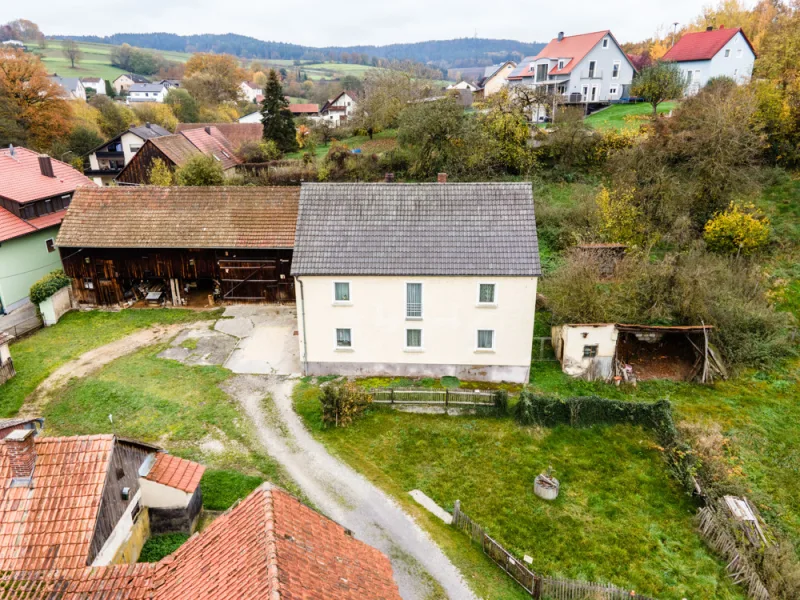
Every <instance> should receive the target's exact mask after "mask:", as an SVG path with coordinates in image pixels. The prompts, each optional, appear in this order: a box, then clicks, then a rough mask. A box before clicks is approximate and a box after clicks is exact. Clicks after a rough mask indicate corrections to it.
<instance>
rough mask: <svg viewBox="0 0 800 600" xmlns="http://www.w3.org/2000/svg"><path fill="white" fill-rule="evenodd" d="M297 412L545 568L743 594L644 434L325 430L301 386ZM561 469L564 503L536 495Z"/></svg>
mask: <svg viewBox="0 0 800 600" xmlns="http://www.w3.org/2000/svg"><path fill="white" fill-rule="evenodd" d="M295 406H296V408H297V410H298V412H299V413H300V414H301V416H302V417H303V418H304V420H305V422H306V423H307V425H308V426H309V428H310V429H311V430H312V432H313V433H314V434H315V435H316V436H317V437H318V439H320V440H321V441H322V442H323V443H324V444H325V445H326V446H327V447H328V448H329V449H331V450H332V451H333V452H334V453H335V454H336V455H338V456H339V457H340V458H342V459H343V460H345V461H346V462H348V463H349V464H350V465H351V466H353V467H354V468H356V469H357V470H359V471H361V472H362V473H364V474H365V475H366V476H367V477H369V478H370V479H372V480H373V481H374V482H375V483H376V484H377V485H379V486H381V487H383V488H384V489H386V490H387V491H389V492H390V493H392V494H394V495H395V496H396V497H397V499H398V501H400V502H401V503H402V504H403V505H404V506H405V507H409V506H411V504H412V503H411V501H410V500H409V498H408V496H407V493H408V491H410V490H412V489H420V490H422V491H423V492H425V493H426V494H428V495H429V496H430V497H431V498H433V499H434V500H435V501H436V502H437V503H438V504H440V505H441V506H443V507H445V508H447V509H448V510H451V509H452V506H453V503H454V502H455V500H461V503H462V508H463V510H464V511H465V512H466V513H467V514H469V515H470V516H471V517H472V518H474V519H475V520H476V521H477V522H479V523H480V524H481V525H483V526H484V527H485V528H486V529H487V531H488V533H489V534H490V535H492V536H493V537H494V538H495V539H497V540H498V541H499V542H500V543H502V544H504V545H505V546H506V547H507V548H508V549H509V550H510V551H512V552H513V553H514V554H516V555H517V556H518V557H520V558H521V557H522V555H524V554H528V555H530V556H532V557H533V561H534V562H533V568H534V570H536V571H539V572H541V573H545V574H548V575H554V576H563V577H573V578H579V579H589V580H599V581H609V582H612V583H615V584H617V585H620V586H623V587H630V588H635V589H636V590H637V591H639V592H640V593H644V594H649V595H653V596H656V597H658V598H662V599H673V598H674V599H680V598H684V597H689V598H701V597H714V598H741V597H742V595H741V594H740V592H739V591H738V590H737V589H736V588H735V587H734V586H733V585H732V584H731V583H730V581H729V580H728V578H727V576H726V575H725V572H724V566H723V565H722V564H721V563H720V562H719V561H718V560H717V559H716V558H715V557H713V555H712V554H711V552H710V551H709V550H707V549H706V548H705V546H704V545H703V543H702V541H701V540H700V538H699V537H698V535H697V534H696V532H695V529H694V521H693V518H694V513H695V509H696V507H695V505H694V504H693V503H692V502H691V501H690V499H689V498H688V497H687V496H686V495H685V494H684V493H683V492H682V490H681V489H680V488H679V485H678V483H677V482H676V481H675V480H674V479H673V478H672V477H671V475H670V473H669V471H668V469H667V466H666V462H665V460H664V458H663V457H662V456H661V453H660V451H659V450H658V448H657V447H656V445H655V443H654V442H653V440H652V438H651V437H650V435H649V434H647V433H646V432H644V431H642V430H641V429H639V428H634V427H630V426H615V427H593V428H589V429H573V428H570V427H557V428H554V429H539V428H523V427H519V426H517V425H516V424H515V423H514V422H513V421H512V420H511V419H510V418H490V417H488V418H486V417H485V418H480V417H473V416H460V417H454V416H450V417H448V416H439V415H418V414H408V413H401V412H393V411H391V410H388V409H381V408H376V409H373V410H370V411H369V412H368V413H367V414H366V415H365V416H364V417H363V418H362V419H361V420H359V421H358V422H357V423H356V424H354V425H353V426H352V427H350V428H348V429H323V428H322V427H321V421H320V412H319V411H320V409H319V403H318V401H317V397H316V388H314V387H313V386H311V385H310V384H308V383H301V384H300V385H299V386H298V388H297V389H296V392H295ZM549 465H552V466H553V467H554V468H555V472H556V476H557V477H559V478H560V480H561V483H562V488H561V495H560V496H559V499H558V500H556V501H555V502H553V503H546V502H544V501H542V500H540V499H538V498H536V497H535V496H534V494H533V489H532V488H533V479H534V477H535V476H536V475H537V474H538V473H540V472H541V471H543V470H544V469H546V468H547V467H548V466H549ZM424 522H425V524H426V525H429V524H430V520H426V521H424ZM429 530H430V531H431V533H432V535H434V537H435V538H436V540H437V542H440V543H441V544H442V546H443V548H444V549H445V551H447V552H448V553H449V554H450V556H451V558H452V559H453V560H454V561H455V562H456V563H457V565H458V566H459V567H460V568H461V569H462V570H463V571H464V572H465V573H466V575H467V578H468V579H469V580H470V581H472V582H473V583H474V586H475V589H476V591H477V592H478V593H479V594H481V595H483V596H485V597H491V598H504V597H508V598H513V597H517V596H516V595H515V594H516V591H515V590H513V589H509V588H508V587H505V586H499V587H498V582H497V580H496V579H494V578H492V577H491V576H492V574H493V573H495V572H499V569H497V568H496V567H493V566H492V565H491V564H489V565H488V566H487V565H486V564H485V561H483V560H481V558H480V557H475V556H474V555H473V554H471V553H470V552H468V551H467V548H469V541H468V538H467V537H466V536H465V535H464V534H462V533H460V532H457V531H455V530H453V529H450V528H447V527H434V528H430V527H429ZM501 575H502V573H501Z"/></svg>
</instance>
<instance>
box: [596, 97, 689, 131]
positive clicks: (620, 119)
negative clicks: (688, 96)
mask: <svg viewBox="0 0 800 600" xmlns="http://www.w3.org/2000/svg"><path fill="white" fill-rule="evenodd" d="M677 105H678V103H677V102H663V103H661V104H659V105H658V113H659V114H664V113H668V112H669V111H671V110H672V109H673V108H675V107H676V106H677ZM652 114H653V107H652V106H651V105H650V104H647V103H646V102H640V103H638V104H613V105H611V106H609V107H608V108H606V109H604V110H601V111H599V112H596V113H594V114H591V115H589V116H588V117H586V122H587V123H589V124H591V125H592V127H595V128H597V129H631V128H637V127H639V125H641V124H642V123H643V122H645V121H646V120H647V119H649V118H650V116H651V115H652Z"/></svg>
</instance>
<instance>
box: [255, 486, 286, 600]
mask: <svg viewBox="0 0 800 600" xmlns="http://www.w3.org/2000/svg"><path fill="white" fill-rule="evenodd" d="M274 491H275V489H274V487H273V486H272V484H270V483H269V482H265V483H262V484H261V485H260V486H258V488H256V493H259V494H264V544H265V550H266V553H265V554H266V556H265V557H264V559H265V561H266V565H265V566H266V568H267V590H269V593H270V598H280V597H281V580H280V567H279V566H278V536H277V534H276V532H275V519H276V515H275V502H274V501H273V497H272V494H273V493H274Z"/></svg>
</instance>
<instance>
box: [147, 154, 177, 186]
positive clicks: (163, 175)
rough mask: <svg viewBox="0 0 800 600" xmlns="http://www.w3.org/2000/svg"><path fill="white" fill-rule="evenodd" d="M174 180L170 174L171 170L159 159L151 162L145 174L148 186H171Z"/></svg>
mask: <svg viewBox="0 0 800 600" xmlns="http://www.w3.org/2000/svg"><path fill="white" fill-rule="evenodd" d="M174 179H175V176H174V175H173V173H172V169H170V168H169V167H168V166H167V163H165V162H164V161H163V160H161V159H160V158H156V159H155V160H153V165H152V166H151V167H150V170H149V171H148V172H147V180H148V181H147V182H148V183H149V184H150V185H157V186H161V187H166V186H170V185H173V183H174Z"/></svg>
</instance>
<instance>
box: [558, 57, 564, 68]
mask: <svg viewBox="0 0 800 600" xmlns="http://www.w3.org/2000/svg"><path fill="white" fill-rule="evenodd" d="M563 68H564V59H563V58H562V59H561V60H559V61H558V69H559V70H561V69H563Z"/></svg>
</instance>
